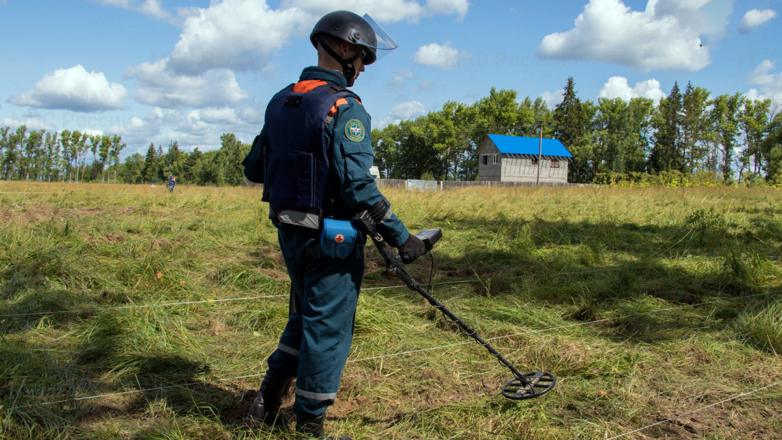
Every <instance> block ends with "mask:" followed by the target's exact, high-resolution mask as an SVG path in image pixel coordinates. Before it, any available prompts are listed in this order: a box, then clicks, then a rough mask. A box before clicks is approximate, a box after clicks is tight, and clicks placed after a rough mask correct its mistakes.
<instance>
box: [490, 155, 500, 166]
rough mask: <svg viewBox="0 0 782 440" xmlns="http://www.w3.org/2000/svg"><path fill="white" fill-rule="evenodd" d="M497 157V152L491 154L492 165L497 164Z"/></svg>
mask: <svg viewBox="0 0 782 440" xmlns="http://www.w3.org/2000/svg"><path fill="white" fill-rule="evenodd" d="M498 157H499V155H497V154H494V155H492V157H491V163H492V164H493V165H497V162H498V159H497V158H498Z"/></svg>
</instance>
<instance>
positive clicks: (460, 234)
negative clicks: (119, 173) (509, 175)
mask: <svg viewBox="0 0 782 440" xmlns="http://www.w3.org/2000/svg"><path fill="white" fill-rule="evenodd" d="M177 189H178V190H179V188H177ZM386 195H387V196H388V197H389V199H390V200H391V202H392V203H393V205H394V211H395V212H396V213H397V214H398V215H399V217H400V218H402V219H403V220H404V221H405V222H406V224H407V225H408V227H409V228H410V229H411V230H414V231H415V230H420V229H425V228H433V227H438V228H442V229H443V231H444V234H445V235H444V238H443V239H442V240H441V242H440V243H439V244H438V246H437V248H436V252H435V264H434V279H433V282H434V284H435V285H434V288H433V294H434V295H435V297H437V298H438V299H439V300H441V301H442V302H443V303H444V304H446V305H447V306H448V307H449V308H450V309H451V310H452V311H453V312H454V313H456V314H457V315H458V316H459V317H461V318H462V319H463V320H464V321H465V322H467V323H468V324H469V325H471V326H472V327H474V328H475V329H476V330H478V332H479V333H480V334H481V335H482V336H483V337H484V338H497V339H494V340H492V341H491V342H492V344H493V345H495V347H496V348H497V349H498V350H499V351H500V352H501V353H502V354H503V355H504V356H505V357H507V358H508V359H510V360H511V361H514V362H516V366H517V367H518V368H519V369H520V370H522V371H533V370H545V371H550V372H552V373H554V374H555V375H556V376H557V377H558V380H559V382H558V385H557V387H556V388H555V389H554V391H552V392H551V393H549V395H547V396H545V397H542V398H540V399H537V400H533V401H524V402H512V401H509V400H506V399H504V398H502V397H501V396H500V395H499V390H500V388H501V386H502V384H503V383H505V382H506V381H507V380H508V379H510V376H509V372H508V371H507V369H505V368H503V367H501V366H499V365H498V364H497V363H496V361H494V360H492V358H491V356H490V355H489V354H488V353H487V352H486V351H485V350H483V349H481V348H480V347H478V346H477V345H475V344H465V343H464V342H467V341H469V340H468V339H467V338H465V337H464V335H462V334H461V333H460V332H459V331H458V330H457V329H456V328H455V327H454V326H453V324H451V323H449V322H447V321H446V320H445V319H444V318H443V317H441V316H440V315H438V313H435V311H434V310H433V309H432V308H431V307H430V306H428V305H427V304H426V303H425V301H424V300H423V299H422V298H421V297H420V296H418V295H417V294H416V293H414V292H410V291H408V290H406V289H403V288H379V287H383V286H398V285H399V284H400V282H399V280H397V279H395V278H390V277H389V275H388V274H387V273H386V272H385V271H384V270H383V265H382V260H381V259H380V258H379V256H378V255H377V253H376V252H375V250H374V249H373V248H371V247H369V246H368V247H367V274H366V278H365V283H364V287H365V288H366V290H364V291H363V292H362V294H361V297H360V300H359V310H358V315H357V318H356V338H355V342H354V345H353V351H352V353H351V357H350V361H349V363H348V365H347V367H346V369H345V372H344V375H343V382H342V387H341V389H340V393H339V396H338V400H337V403H336V404H335V405H334V407H332V408H331V410H330V412H329V414H330V420H329V422H328V425H327V430H328V431H329V432H331V433H334V434H337V433H342V434H349V435H351V436H352V437H353V438H356V439H380V438H382V439H441V438H443V439H497V438H500V439H520V438H523V439H571V438H585V439H601V438H606V437H611V436H613V435H619V434H622V433H625V432H628V431H631V430H633V429H636V428H639V427H643V426H646V425H649V424H652V423H656V422H658V421H661V420H665V419H668V418H670V417H673V416H676V415H678V414H682V413H686V412H688V411H692V410H695V409H698V408H701V407H704V406H706V405H709V404H712V403H716V402H719V401H721V400H723V399H726V398H729V397H732V396H737V395H739V394H741V393H744V392H748V391H752V390H755V389H758V388H761V387H764V386H767V385H770V384H773V383H776V382H779V381H780V380H782V370H781V369H780V357H779V356H780V353H782V330H781V329H782V302H780V301H782V203H780V202H782V193H780V191H778V190H774V189H736V188H708V189H705V188H704V189H697V188H689V189H652V188H646V189H622V188H568V189H558V188H540V189H536V188H520V189H498V188H480V189H464V190H455V191H450V192H445V193H416V192H407V191H401V190H399V191H397V190H394V191H392V190H389V191H386ZM267 214H268V211H267V208H266V206H265V204H263V203H261V202H260V194H259V192H258V191H257V190H252V189H242V188H197V187H190V188H186V187H183V188H181V191H178V192H175V193H174V194H168V193H167V192H166V191H165V188H154V189H153V188H150V187H148V186H131V185H127V186H126V185H97V184H95V185H92V184H70V185H69V184H43V183H25V182H0V315H3V316H2V317H0V438H20V439H25V438H51V439H72V438H73V439H81V438H90V439H91V438H105V439H113V438H132V439H148V438H149V439H162V438H165V439H215V438H237V439H245V438H247V439H256V438H257V439H275V438H285V436H280V435H277V434H274V433H272V432H270V431H268V430H262V429H261V430H251V429H248V428H247V427H246V426H245V425H244V424H243V420H242V419H243V417H244V415H245V414H246V412H247V409H248V407H249V404H250V401H251V399H252V393H247V391H248V390H251V389H257V387H258V385H259V383H260V375H261V374H262V373H263V372H264V371H265V359H266V357H267V356H268V355H269V354H270V353H271V352H272V350H273V349H274V347H276V340H277V338H278V337H279V334H280V333H281V332H282V329H283V327H284V325H285V322H286V319H287V313H288V309H287V298H286V295H287V293H288V290H289V282H288V280H287V276H286V271H285V266H284V263H283V261H282V256H281V254H280V252H279V249H278V248H277V243H276V231H275V229H274V228H273V227H272V225H271V224H270V223H269V221H268V220H267V219H266V217H267ZM410 270H411V272H412V273H413V274H414V275H415V276H416V277H417V278H418V279H419V280H420V281H422V282H423V283H424V285H425V284H426V282H427V281H428V277H429V272H430V261H429V259H428V258H423V259H421V260H420V261H418V262H416V263H415V264H413V265H412V266H410ZM454 281H455V282H458V283H455V284H454V283H452V282H454ZM256 296H269V297H271V298H264V299H252V300H242V301H226V302H215V301H212V300H220V299H232V298H246V297H256ZM181 302H196V304H182V305H168V304H170V303H181ZM74 310H78V311H79V312H78V313H67V312H68V311H74ZM62 312H66V313H62ZM609 318H615V319H609ZM593 321H598V322H593ZM508 335H516V336H512V337H506V336H508ZM438 347H440V348H438ZM428 348H436V349H433V350H426V351H420V352H416V353H411V354H403V355H396V354H397V353H403V352H407V351H416V350H424V349H428ZM387 355H392V356H387ZM368 358H369V359H368ZM248 376H249V377H248ZM185 384H188V386H180V385H185ZM123 392H130V393H126V394H116V393H123ZM107 394H108V396H104V397H100V398H96V399H88V400H73V399H76V398H81V397H89V396H95V395H107ZM60 400H64V401H65V402H60V403H52V404H44V402H55V401H60ZM779 420H782V386H779V387H774V388H769V389H767V390H764V391H761V392H758V393H756V394H752V395H751V396H747V397H745V398H742V399H739V400H735V401H733V402H729V403H725V404H722V405H719V406H716V407H713V408H709V409H707V410H704V411H701V412H697V413H694V414H689V415H686V416H684V417H682V418H680V419H678V420H676V421H674V422H669V423H665V424H662V425H659V426H656V427H653V428H650V429H647V430H645V431H643V432H642V433H640V434H634V435H631V436H629V437H627V438H649V437H651V438H698V439H713V438H721V439H732V438H768V439H772V438H778V435H779V432H782V423H780V422H779Z"/></svg>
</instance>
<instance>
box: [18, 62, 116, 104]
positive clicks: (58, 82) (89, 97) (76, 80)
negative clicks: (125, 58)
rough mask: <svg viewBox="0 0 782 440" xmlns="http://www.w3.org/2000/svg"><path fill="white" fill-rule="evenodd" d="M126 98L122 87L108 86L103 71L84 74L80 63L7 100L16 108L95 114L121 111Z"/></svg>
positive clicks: (58, 71)
mask: <svg viewBox="0 0 782 440" xmlns="http://www.w3.org/2000/svg"><path fill="white" fill-rule="evenodd" d="M127 95H128V92H127V90H125V87H124V86H123V85H122V84H118V83H109V81H108V80H107V79H106V75H104V74H103V72H95V71H94V70H93V71H92V72H87V70H86V69H84V67H83V66H82V65H81V64H77V65H76V66H74V67H71V68H70V69H57V70H55V71H54V72H53V73H50V74H46V75H45V76H44V77H43V79H41V80H40V81H38V82H36V83H35V88H34V89H33V90H31V91H29V92H26V93H22V94H21V95H18V96H13V97H11V98H8V102H10V103H11V104H15V105H19V106H28V107H38V108H48V109H66V110H73V111H77V112H96V111H101V110H116V109H121V108H122V100H123V99H124V98H125V97H126V96H127Z"/></svg>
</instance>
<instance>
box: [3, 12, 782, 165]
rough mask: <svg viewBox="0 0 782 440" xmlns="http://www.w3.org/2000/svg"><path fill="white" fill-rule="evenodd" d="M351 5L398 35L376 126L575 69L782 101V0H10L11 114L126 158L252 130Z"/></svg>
mask: <svg viewBox="0 0 782 440" xmlns="http://www.w3.org/2000/svg"><path fill="white" fill-rule="evenodd" d="M336 9H349V10H353V11H354V12H357V13H360V14H363V13H369V14H370V15H371V16H372V17H373V18H374V19H375V20H376V21H377V22H379V23H380V25H381V26H382V27H383V28H384V29H385V30H386V32H387V33H388V34H390V35H391V36H392V37H393V38H394V39H395V40H396V41H397V43H398V44H399V49H397V50H396V51H394V52H393V53H391V54H389V55H388V56H387V57H385V58H383V59H382V60H380V61H379V62H378V63H376V64H374V65H372V66H369V67H368V68H367V71H366V72H364V73H363V74H362V75H361V77H360V78H359V80H358V81H357V82H356V85H355V87H354V91H356V93H358V94H359V95H360V96H361V97H362V99H363V101H364V103H365V106H366V108H367V109H368V110H369V112H370V113H371V114H372V117H373V126H374V127H382V126H384V125H387V124H389V123H392V122H398V121H399V120H402V119H408V118H414V117H416V116H419V115H421V114H423V113H425V112H428V111H433V110H438V109H439V108H440V107H441V106H442V104H443V103H445V102H446V101H460V102H465V103H472V102H474V101H476V100H477V99H480V98H481V97H483V96H486V95H487V94H488V93H489V91H490V89H491V88H492V87H497V88H504V89H513V90H516V91H517V92H518V94H519V98H520V99H521V98H523V97H525V96H530V97H532V98H533V99H534V98H537V97H538V96H543V97H544V98H545V99H547V101H548V102H549V103H550V105H552V106H553V105H555V104H556V103H557V102H558V101H557V100H558V98H559V97H560V96H561V89H562V87H563V86H564V85H565V82H566V80H567V77H568V76H573V77H574V78H575V81H576V89H577V91H578V94H579V96H580V97H581V98H582V99H588V100H592V101H596V100H597V99H598V98H599V97H609V98H615V97H620V98H623V99H630V98H631V97H634V96H646V97H650V98H653V99H659V98H660V97H662V96H663V95H664V94H667V93H668V92H669V91H670V90H671V87H673V83H674V81H677V80H678V81H679V84H680V85H681V86H682V87H683V86H684V85H686V83H687V82H688V81H692V83H693V84H694V85H696V86H700V87H705V88H707V89H708V90H710V91H711V92H712V94H713V95H718V94H723V93H736V92H740V93H743V94H745V95H746V96H748V97H751V98H753V99H754V98H772V99H774V100H775V102H776V103H777V105H778V106H782V49H780V44H779V41H782V38H781V37H782V31H780V29H782V26H780V18H779V14H780V13H782V0H741V1H734V0H552V1H540V0H517V1H502V0H497V1H481V2H478V1H476V0H472V1H469V0H277V1H273V0H270V1H264V0H212V1H211V2H210V1H208V0H67V1H65V0H0V29H2V31H0V32H1V35H2V41H3V44H2V45H0V55H1V56H2V59H3V61H4V62H3V69H2V70H0V78H2V80H1V81H0V126H4V125H9V126H12V127H15V126H17V125H19V124H22V123H25V124H27V125H28V126H29V127H30V128H34V129H40V128H45V129H47V130H50V131H51V130H57V131H59V130H62V129H69V130H81V131H87V132H89V133H93V134H94V133H104V134H120V135H122V136H123V139H124V140H125V141H126V142H127V143H128V148H127V149H126V151H125V152H124V154H123V155H127V154H130V153H133V152H143V151H144V150H145V149H146V148H147V146H148V145H149V143H150V142H154V143H155V144H156V145H158V144H163V145H164V146H166V145H168V143H169V142H170V141H172V140H176V141H178V142H179V144H180V145H181V146H182V147H184V148H185V149H186V150H192V149H193V148H195V147H199V148H200V149H202V150H210V149H214V148H218V147H219V137H220V135H221V134H222V133H226V132H231V133H236V134H237V136H238V137H239V138H240V139H242V140H244V141H245V142H250V141H251V140H252V137H253V136H254V135H255V134H256V133H257V132H258V131H260V128H261V126H262V122H263V113H264V110H265V106H266V103H267V102H268V100H269V99H270V98H271V96H272V95H273V94H274V93H276V92H277V91H278V90H279V89H281V88H283V87H285V86H286V85H288V84H290V83H291V82H295V81H296V80H297V78H298V75H299V73H300V71H301V69H302V68H303V67H306V66H308V65H311V64H313V63H314V62H315V52H314V49H313V48H312V46H311V45H310V43H309V39H308V38H307V36H308V35H309V31H310V30H311V28H312V26H313V24H314V23H315V21H317V19H318V18H319V17H320V16H322V15H323V14H324V13H325V12H328V11H330V10H336Z"/></svg>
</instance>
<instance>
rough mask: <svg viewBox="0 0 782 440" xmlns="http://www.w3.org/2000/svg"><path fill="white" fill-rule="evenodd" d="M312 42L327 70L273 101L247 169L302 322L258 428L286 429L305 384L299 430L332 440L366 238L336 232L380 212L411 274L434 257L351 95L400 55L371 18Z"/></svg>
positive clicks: (282, 350)
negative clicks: (426, 256) (379, 160)
mask: <svg viewBox="0 0 782 440" xmlns="http://www.w3.org/2000/svg"><path fill="white" fill-rule="evenodd" d="M310 40H311V42H312V44H313V46H315V47H316V48H317V50H318V66H317V67H308V68H306V69H304V71H303V72H302V74H301V77H300V78H299V82H297V83H296V84H292V85H290V86H288V87H286V88H284V89H283V90H282V91H280V92H279V93H277V94H276V95H275V96H274V97H273V98H272V100H271V101H270V103H269V106H268V107H267V109H266V121H265V124H264V128H263V130H262V131H261V134H260V135H259V136H258V137H257V138H256V140H255V142H253V148H252V150H251V152H250V154H248V156H247V158H246V159H245V162H243V163H244V164H245V175H246V176H247V177H248V179H250V180H253V179H254V180H253V181H260V182H258V183H263V184H264V191H263V200H264V201H266V202H268V203H269V206H270V208H269V217H270V219H271V220H272V223H273V224H274V225H275V226H276V227H277V228H278V238H279V243H280V249H281V251H282V254H283V257H284V259H285V264H286V267H287V269H288V273H289V275H290V278H291V288H292V295H291V301H292V313H291V315H290V317H289V320H288V324H287V326H286V328H285V331H284V333H283V335H282V337H281V338H280V342H279V344H278V346H277V350H275V352H274V353H272V355H271V356H270V357H269V359H268V365H269V369H268V371H267V373H266V375H265V377H264V380H263V383H262V384H261V389H260V391H259V392H258V398H256V400H255V402H254V403H253V406H252V407H251V409H250V414H249V417H250V418H252V419H255V420H260V421H262V422H264V423H266V424H268V425H272V426H276V427H280V428H284V427H286V426H287V423H288V419H287V416H286V415H285V413H284V412H282V411H281V410H280V406H281V399H282V396H283V395H284V393H285V392H286V391H287V389H288V388H289V386H290V383H291V382H292V380H293V379H294V378H295V379H296V400H295V403H294V405H293V412H294V413H295V415H296V419H297V420H296V429H297V431H299V432H301V433H305V434H309V435H312V436H316V437H323V435H324V434H323V432H324V431H323V422H324V419H325V412H326V408H327V407H328V406H330V405H332V404H333V403H334V400H335V399H336V395H337V390H338V388H339V383H340V379H341V376H342V369H343V368H344V366H345V362H346V361H347V357H348V354H349V352H350V346H351V343H352V337H353V321H354V318H355V311H356V304H357V302H358V293H359V290H360V287H361V281H362V279H363V275H364V242H365V240H366V237H363V235H362V234H360V233H357V232H356V231H355V230H351V229H350V224H349V222H343V223H341V224H339V222H336V221H338V220H349V219H351V218H352V217H353V216H354V215H355V214H357V213H359V212H362V211H369V212H370V214H371V215H372V216H373V219H374V220H375V221H376V223H377V229H378V231H379V232H380V233H381V234H382V235H383V237H384V239H385V240H386V242H388V243H389V244H390V245H391V246H394V247H398V248H399V252H400V255H401V256H402V258H403V259H404V261H405V262H406V263H409V262H412V261H413V260H415V259H416V258H417V257H418V256H420V255H422V254H423V253H424V245H423V243H422V242H421V241H420V240H419V239H418V238H417V237H415V236H414V235H411V234H410V233H409V232H408V231H407V229H406V228H405V226H404V224H402V222H401V221H400V220H399V219H398V218H397V217H396V216H395V215H394V214H393V212H392V211H391V206H390V204H389V203H388V200H386V199H385V197H383V195H382V194H381V193H380V191H379V190H378V189H377V187H376V185H375V181H374V177H373V176H372V175H371V174H370V172H369V169H370V167H371V166H372V165H373V161H374V152H373V150H372V143H371V139H370V133H371V126H370V123H371V120H370V118H369V114H368V113H367V112H366V110H365V109H364V106H363V104H362V103H361V100H360V98H359V97H358V96H357V95H356V94H354V93H353V92H351V91H349V90H347V89H346V87H348V86H351V85H352V84H353V82H354V81H355V80H356V79H357V78H358V76H359V75H360V73H361V72H363V71H364V66H365V65H368V64H371V63H373V62H374V61H375V60H376V59H377V56H378V51H379V50H383V49H388V50H390V49H393V48H395V47H396V46H395V44H394V43H393V41H392V40H391V39H390V38H389V37H388V36H387V35H386V34H385V33H384V32H383V31H382V30H381V29H380V28H379V27H378V26H377V25H376V24H375V23H374V22H373V21H372V20H371V18H369V17H368V16H364V18H362V17H359V16H358V15H356V14H353V13H350V12H346V11H338V12H333V13H330V14H327V15H326V16H324V17H323V18H322V19H321V20H320V21H319V22H318V24H317V25H316V26H315V28H314V29H313V32H312V35H311V37H310ZM379 43H382V45H381V44H379ZM335 222H336V223H335ZM336 224H339V225H340V226H339V227H342V228H345V229H344V230H345V231H347V232H346V233H344V234H343V233H341V232H340V233H339V234H330V233H329V227H331V226H329V227H324V225H336ZM340 231H342V230H340ZM351 237H355V238H354V239H353V240H352V241H351Z"/></svg>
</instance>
